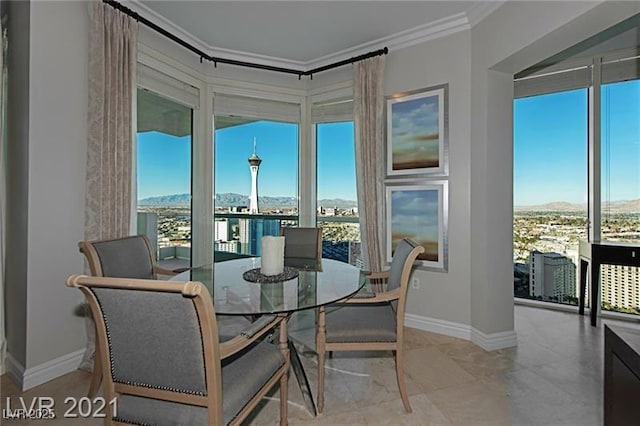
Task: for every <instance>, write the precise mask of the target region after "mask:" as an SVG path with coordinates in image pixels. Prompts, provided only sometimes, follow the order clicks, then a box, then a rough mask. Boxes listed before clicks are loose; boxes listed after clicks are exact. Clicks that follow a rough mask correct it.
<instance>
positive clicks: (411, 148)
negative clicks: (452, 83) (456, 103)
mask: <svg viewBox="0 0 640 426" xmlns="http://www.w3.org/2000/svg"><path fill="white" fill-rule="evenodd" d="M448 98H449V85H448V84H442V85H439V86H433V87H429V88H425V89H419V90H414V91H411V92H403V93H396V94H393V95H390V96H388V97H387V98H386V133H387V143H386V151H387V176H388V177H396V176H413V177H416V175H425V176H429V175H431V176H447V174H448V173H449V159H448V156H449V99H448Z"/></svg>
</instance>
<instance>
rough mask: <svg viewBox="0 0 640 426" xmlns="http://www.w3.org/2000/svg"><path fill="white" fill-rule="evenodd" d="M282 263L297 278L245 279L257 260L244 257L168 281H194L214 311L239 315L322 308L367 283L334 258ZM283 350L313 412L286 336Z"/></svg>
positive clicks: (296, 357)
mask: <svg viewBox="0 0 640 426" xmlns="http://www.w3.org/2000/svg"><path fill="white" fill-rule="evenodd" d="M285 266H286V267H288V268H293V269H295V271H296V272H297V274H296V275H297V276H295V277H293V278H291V279H288V280H284V281H277V282H269V283H266V282H262V283H260V282H251V281H247V280H246V279H245V278H244V277H243V276H244V275H245V273H246V272H247V271H251V270H254V269H256V268H260V258H259V257H246V258H239V259H233V260H227V261H224V262H219V263H214V264H213V265H206V266H201V267H195V268H192V269H190V270H188V271H185V272H182V273H180V274H178V275H176V276H174V277H172V278H171V279H172V280H179V281H200V282H201V283H203V284H204V285H205V287H207V289H208V290H209V292H210V293H211V297H212V299H213V306H214V310H215V312H216V314H219V315H243V316H259V315H269V314H292V313H294V312H297V311H300V310H304V309H311V308H316V307H319V306H324V305H327V304H329V303H334V302H337V301H340V300H342V299H346V298H348V297H351V296H354V295H355V294H356V293H358V292H361V291H362V290H363V287H365V284H366V283H367V281H366V279H365V276H364V275H363V274H362V273H361V271H360V269H358V268H356V267H355V266H353V265H350V264H348V263H344V262H340V261H337V260H331V259H322V260H320V261H318V260H309V259H300V258H287V259H285ZM289 271H290V272H291V270H289ZM289 349H290V353H291V368H292V369H293V372H294V374H295V376H296V379H297V381H298V384H299V386H300V390H301V391H302V396H303V398H304V400H305V404H306V406H307V409H308V410H309V412H310V413H311V414H312V415H313V416H315V415H316V407H315V403H314V401H313V397H312V395H311V389H310V387H309V382H308V380H307V376H306V374H305V372H304V369H303V367H302V363H301V361H300V357H299V355H298V351H297V350H296V348H295V346H294V345H293V343H292V342H291V339H289Z"/></svg>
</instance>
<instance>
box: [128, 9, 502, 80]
mask: <svg viewBox="0 0 640 426" xmlns="http://www.w3.org/2000/svg"><path fill="white" fill-rule="evenodd" d="M505 1H506V0H498V1H478V2H476V3H475V4H474V5H473V6H472V7H471V8H470V9H469V10H468V11H467V12H461V13H457V14H454V15H451V16H448V17H445V18H442V19H438V20H436V21H433V22H429V23H426V24H424V25H420V26H417V27H414V28H410V29H408V30H405V31H401V32H398V33H395V34H392V35H389V36H387V37H382V38H379V39H376V40H372V41H370V42H367V43H363V44H360V45H357V46H353V47H350V48H348V49H344V50H341V51H339V52H335V53H332V54H329V55H326V56H322V57H320V58H317V59H314V60H311V61H306V62H303V61H295V60H290V59H285V58H278V57H272V56H266V55H260V54H256V53H250V52H243V51H238V50H231V49H225V48H220V47H216V46H210V45H208V44H207V43H205V42H204V41H202V40H200V39H199V38H197V37H195V36H194V35H193V34H191V33H189V32H188V31H186V30H185V29H184V28H182V27H180V26H179V25H176V24H175V23H173V22H172V21H170V20H169V19H167V18H165V17H164V16H162V15H160V14H159V13H157V12H155V11H154V10H153V9H150V8H149V7H148V6H146V5H144V4H143V3H141V1H140V0H128V1H126V5H127V7H129V8H130V9H132V10H134V11H135V12H138V13H139V14H141V15H143V16H144V17H145V18H147V19H149V20H150V21H152V22H154V23H156V24H158V25H159V26H161V27H162V28H164V29H166V30H167V31H169V32H170V33H172V34H175V35H176V36H177V37H179V38H181V39H183V40H184V41H186V42H187V43H189V44H191V45H193V46H194V47H196V48H198V49H200V50H201V51H203V52H205V53H207V54H209V55H211V56H214V57H221V58H225V59H232V60H237V61H244V62H253V63H256V64H262V65H270V66H275V67H282V68H292V69H297V70H300V71H303V72H304V71H308V70H311V69H314V68H318V67H322V66H324V65H328V64H331V63H335V62H338V61H342V60H344V59H348V58H351V57H354V56H358V55H362V54H364V53H367V52H369V51H371V50H375V49H379V48H381V46H386V47H388V48H389V50H391V51H393V50H399V49H404V48H406V47H410V46H414V45H416V44H421V43H424V42H427V41H429V40H434V39H437V38H441V37H445V36H448V35H450V34H454V33H457V32H460V31H466V30H469V29H471V28H472V27H473V26H474V25H476V24H477V23H478V22H480V21H481V20H482V19H484V18H486V17H487V16H488V15H490V14H491V13H493V12H494V11H495V10H496V9H498V8H499V7H500V6H502V5H503V4H504V3H505Z"/></svg>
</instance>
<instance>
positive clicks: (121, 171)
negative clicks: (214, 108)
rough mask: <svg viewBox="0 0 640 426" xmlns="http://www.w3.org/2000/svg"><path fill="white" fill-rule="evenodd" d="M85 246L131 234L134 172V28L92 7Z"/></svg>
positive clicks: (91, 338)
mask: <svg viewBox="0 0 640 426" xmlns="http://www.w3.org/2000/svg"><path fill="white" fill-rule="evenodd" d="M89 7H90V9H89V14H90V15H91V26H90V28H89V112H88V135H87V177H86V182H87V189H86V204H85V225H84V235H85V239H87V240H97V239H103V238H117V237H122V236H125V235H128V234H129V230H130V223H131V214H132V209H131V197H132V195H131V188H132V177H131V176H132V166H133V141H134V138H133V122H132V121H133V95H134V90H135V87H136V85H135V75H136V59H137V58H136V56H137V34H138V23H137V22H135V21H134V20H132V19H131V18H129V17H128V16H127V15H125V14H123V13H120V12H118V11H116V10H115V9H113V8H112V7H110V6H108V5H106V4H104V3H102V2H101V1H95V2H93V3H91V4H90V6H89ZM85 316H86V322H85V324H86V330H87V350H86V351H85V354H84V359H83V361H82V364H81V366H80V368H83V369H86V370H92V369H93V356H94V353H95V347H94V345H95V325H94V324H93V321H92V320H91V316H90V315H88V314H85Z"/></svg>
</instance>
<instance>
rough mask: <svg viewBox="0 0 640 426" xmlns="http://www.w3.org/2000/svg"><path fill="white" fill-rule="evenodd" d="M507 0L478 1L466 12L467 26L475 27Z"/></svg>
mask: <svg viewBox="0 0 640 426" xmlns="http://www.w3.org/2000/svg"><path fill="white" fill-rule="evenodd" d="M506 2H507V0H490V1H478V2H475V3H474V4H473V6H471V8H470V9H469V10H468V11H467V18H468V19H469V24H471V26H472V27H475V26H476V25H477V24H478V23H479V22H480V21H482V20H483V19H484V18H486V17H487V16H489V15H491V14H492V13H493V12H495V11H496V10H497V9H498V8H499V7H500V6H502V5H503V4H505V3H506Z"/></svg>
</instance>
